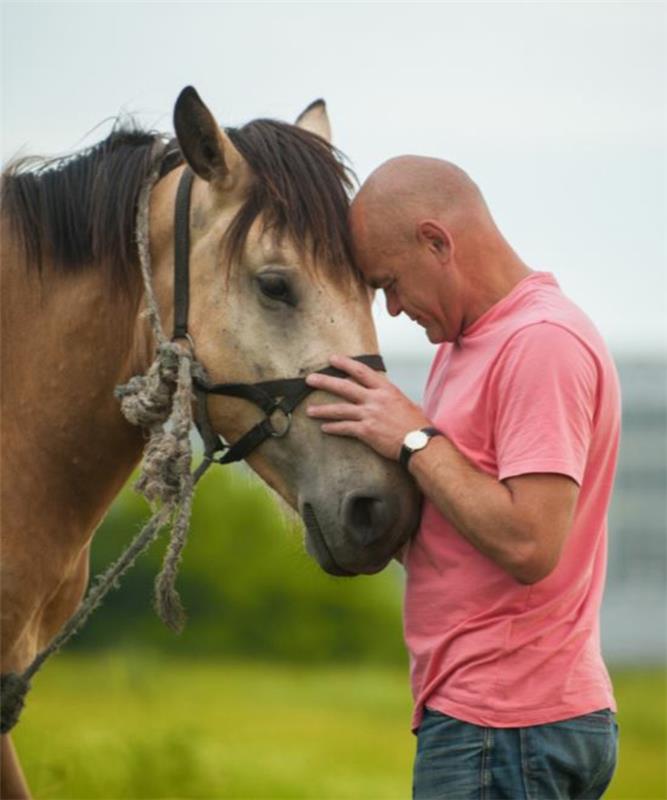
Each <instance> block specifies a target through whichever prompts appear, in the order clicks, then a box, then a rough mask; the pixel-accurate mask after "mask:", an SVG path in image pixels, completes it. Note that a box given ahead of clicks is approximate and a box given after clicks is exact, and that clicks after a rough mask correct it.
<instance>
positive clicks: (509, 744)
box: [413, 708, 618, 800]
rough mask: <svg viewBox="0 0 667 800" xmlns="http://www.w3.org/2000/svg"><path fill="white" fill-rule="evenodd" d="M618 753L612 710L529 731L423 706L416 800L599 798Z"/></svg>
mask: <svg viewBox="0 0 667 800" xmlns="http://www.w3.org/2000/svg"><path fill="white" fill-rule="evenodd" d="M617 750H618V726H617V724H616V719H615V716H614V714H613V713H612V712H611V711H610V710H609V709H604V710H603V711H594V712H593V713H592V714H584V715H583V716H581V717H573V718H572V719H567V720H563V721H562V722H552V723H550V724H548V725H531V726H530V727H526V728H484V727H481V726H480V725H472V724H471V723H469V722H461V721H460V720H458V719H454V717H449V716H447V715H446V714H441V713H440V712H439V711H433V710H432V709H429V708H426V709H424V719H423V721H422V723H421V725H420V727H419V730H418V732H417V756H416V759H415V768H414V781H413V797H414V799H415V800H435V798H438V800H500V798H507V800H566V799H567V800H573V799H574V798H581V800H584V798H586V800H588V798H597V797H601V796H602V793H603V792H604V790H605V789H606V788H607V786H608V785H609V782H610V781H611V778H612V775H613V774H614V768H615V766H616V757H617Z"/></svg>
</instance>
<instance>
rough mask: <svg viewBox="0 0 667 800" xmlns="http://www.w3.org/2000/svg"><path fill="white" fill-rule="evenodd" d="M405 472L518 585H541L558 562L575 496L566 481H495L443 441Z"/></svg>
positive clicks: (549, 477) (536, 477) (534, 477)
mask: <svg viewBox="0 0 667 800" xmlns="http://www.w3.org/2000/svg"><path fill="white" fill-rule="evenodd" d="M408 468H409V470H410V472H411V473H412V475H413V476H414V478H415V480H416V481H417V483H418V484H419V487H420V488H421V490H422V492H423V493H424V495H425V496H426V497H428V499H429V500H430V501H431V502H432V503H433V504H434V505H435V507H436V508H437V509H438V511H440V513H441V514H442V515H443V516H444V517H445V518H446V519H447V520H449V522H451V524H452V525H453V526H454V527H455V528H456V529H457V531H458V532H459V533H460V534H461V535H462V536H463V537H464V538H466V539H467V540H468V541H469V542H470V543H471V544H472V545H473V547H475V548H476V549H477V550H479V551H480V552H481V553H484V555H486V556H488V557H489V558H490V559H491V560H492V561H494V562H495V563H496V564H498V566H500V567H502V568H503V569H504V570H505V571H506V572H509V574H510V575H511V576H512V577H513V578H515V579H516V580H517V581H519V582H520V583H526V584H530V583H536V582H537V581H539V580H542V578H545V577H546V576H547V575H548V574H549V573H550V572H551V571H552V570H553V568H554V567H555V566H556V564H557V563H558V559H559V557H560V553H561V550H562V547H563V544H564V543H565V539H566V538H567V534H568V532H569V530H570V527H571V525H572V518H573V516H574V509H575V506H576V502H577V497H578V494H579V487H578V486H577V484H576V483H575V482H574V481H573V480H572V479H571V478H569V477H567V476H566V475H557V474H550V473H539V474H528V475H519V476H517V477H513V478H508V479H506V480H504V481H499V480H497V479H496V478H494V477H492V476H491V475H487V474H486V473H484V472H481V471H480V470H478V469H477V468H476V467H474V466H473V465H472V464H471V463H470V462H469V461H468V460H467V459H466V458H465V456H463V455H462V454H461V453H460V452H459V451H458V450H457V449H456V447H454V445H453V444H452V443H451V442H450V441H449V440H448V439H446V438H445V437H444V436H436V437H435V438H433V439H432V440H431V441H430V442H429V444H428V446H427V447H425V448H424V449H423V450H419V451H417V452H416V453H414V454H413V455H412V456H411V458H410V461H409V462H408Z"/></svg>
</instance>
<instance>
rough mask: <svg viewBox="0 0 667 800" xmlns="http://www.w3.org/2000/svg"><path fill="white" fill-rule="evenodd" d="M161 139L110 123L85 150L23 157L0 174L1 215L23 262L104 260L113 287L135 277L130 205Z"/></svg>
mask: <svg viewBox="0 0 667 800" xmlns="http://www.w3.org/2000/svg"><path fill="white" fill-rule="evenodd" d="M164 139H165V137H163V136H162V135H161V134H157V133H153V132H147V131H142V130H140V129H139V128H137V127H136V126H135V125H133V124H131V123H129V124H128V123H127V122H125V123H120V124H119V125H116V126H115V128H114V130H113V131H112V132H111V134H110V135H109V136H108V137H107V138H106V139H104V140H103V141H101V142H98V143H97V144H95V145H93V146H92V147H89V148H87V149H86V150H82V151H80V152H79V153H75V154H73V155H69V156H62V157H59V158H50V159H48V158H37V157H28V158H23V159H21V160H19V161H16V162H14V163H13V164H10V166H9V167H8V168H7V170H5V172H4V174H3V176H2V211H3V214H5V215H7V216H8V218H9V220H10V224H11V225H12V229H13V232H14V233H15V235H17V237H18V239H19V241H20V242H21V243H22V245H23V248H24V252H25V255H26V257H27V259H28V261H29V262H31V263H32V264H34V265H36V266H37V268H38V269H39V270H41V269H42V266H43V263H44V260H45V259H46V258H47V257H48V258H50V259H52V260H53V262H54V265H55V267H56V268H59V269H62V270H65V271H73V270H78V269H83V268H85V267H89V266H92V265H93V264H95V263H100V262H104V263H106V264H107V265H108V266H109V268H110V269H111V270H112V271H113V277H114V283H119V284H121V285H127V284H128V282H129V281H130V280H131V279H132V278H133V276H134V275H136V271H137V270H136V266H137V249H136V244H135V238H134V227H135V216H136V208H137V200H138V197H139V191H140V189H141V185H142V183H143V182H144V180H145V179H146V177H147V175H148V174H149V172H150V170H151V166H152V161H153V152H154V151H153V146H154V144H155V143H156V142H158V141H163V140H164Z"/></svg>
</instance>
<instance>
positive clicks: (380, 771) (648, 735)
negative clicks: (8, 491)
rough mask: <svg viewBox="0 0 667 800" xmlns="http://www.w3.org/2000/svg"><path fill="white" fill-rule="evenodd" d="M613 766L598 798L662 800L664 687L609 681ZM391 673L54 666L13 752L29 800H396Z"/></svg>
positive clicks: (640, 679)
mask: <svg viewBox="0 0 667 800" xmlns="http://www.w3.org/2000/svg"><path fill="white" fill-rule="evenodd" d="M614 682H615V686H616V692H617V697H618V701H619V706H620V711H619V724H620V727H621V737H622V738H621V758H620V766H619V769H618V772H617V775H616V777H615V779H614V783H613V784H612V787H611V788H610V790H609V792H608V793H607V795H606V797H608V798H610V799H612V798H617V799H618V798H623V799H624V800H640V798H661V799H663V800H664V798H666V797H667V785H666V780H665V755H666V752H665V744H666V743H665V734H666V732H665V710H666V695H665V678H664V674H663V673H661V672H659V671H647V672H636V671H633V672H621V673H616V674H615V675H614ZM409 714H410V700H409V696H408V686H407V676H406V675H405V674H404V673H403V671H401V670H396V669H381V668H378V667H371V666H362V667H359V668H355V667H352V666H344V667H343V666H332V667H327V668H323V667H308V668H305V667H304V668H298V667H294V666H292V665H284V664H283V665H278V664H269V665H266V664H263V665H262V664H255V663H238V664H229V663H225V664H216V663H214V662H199V663H193V662H190V661H181V660H168V659H165V658H164V657H157V656H146V655H132V654H127V653H121V652H119V653H117V654H115V655H98V656H97V657H92V656H71V655H66V656H65V655H61V656H58V657H56V658H55V659H54V660H53V662H52V663H51V664H49V665H48V667H46V668H45V670H44V672H43V674H41V675H39V676H38V677H37V678H36V680H35V681H34V687H33V693H32V694H31V696H30V699H29V702H28V705H27V708H26V710H25V712H24V716H23V720H22V722H21V725H19V727H18V729H17V730H16V732H15V735H14V736H15V741H16V744H17V747H18V749H19V751H20V753H21V756H22V759H23V763H24V767H25V770H26V773H27V775H28V778H29V780H30V783H31V786H32V790H33V792H34V794H35V797H37V798H41V799H42V800H56V798H58V799H62V800H64V799H65V798H66V799H67V800H74V799H75V798H85V799H86V800H92V799H93V798H107V799H110V798H126V799H128V800H130V799H132V800H135V799H136V800H138V799H139V798H142V799H143V800H147V798H312V799H313V800H315V799H317V800H320V799H322V800H324V798H331V799H332V800H333V799H334V798H335V799H336V800H338V799H340V800H342V799H343V798H359V800H361V799H362V798H363V799H364V800H373V799H374V798H378V800H379V799H380V798H382V799H386V800H390V799H391V798H409V797H410V772H411V765H412V756H413V749H414V739H413V737H412V735H411V734H410V733H409V731H408V721H409Z"/></svg>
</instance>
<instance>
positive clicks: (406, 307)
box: [352, 216, 459, 344]
mask: <svg viewBox="0 0 667 800" xmlns="http://www.w3.org/2000/svg"><path fill="white" fill-rule="evenodd" d="M352 219H353V220H354V216H353V217H352ZM362 219H363V218H362ZM378 227H379V226H378ZM352 237H353V243H354V254H355V260H356V262H357V265H358V266H359V268H360V270H361V272H362V273H363V276H364V279H365V281H366V283H368V284H369V286H371V287H373V288H374V289H381V290H382V291H383V292H384V294H385V299H386V303H387V311H388V312H389V314H391V316H392V317H396V316H398V315H399V314H401V313H404V314H407V315H408V316H409V317H410V319H412V320H414V321H415V322H416V323H417V324H418V325H421V327H422V328H424V330H425V331H426V336H427V337H428V339H429V341H430V342H432V343H433V344H439V343H440V342H443V341H453V340H454V339H455V338H456V336H458V333H459V330H458V327H457V328H456V330H454V325H453V324H452V323H453V320H452V319H450V318H449V315H450V309H451V310H452V311H453V308H454V306H455V304H454V303H453V302H452V301H453V300H454V299H455V297H454V292H453V291H452V290H453V289H454V288H455V287H454V286H451V285H450V286H448V285H447V284H448V283H451V282H450V281H448V276H447V274H446V273H445V270H443V268H442V265H441V264H440V262H439V261H438V259H437V258H436V257H435V256H434V255H433V253H432V252H430V251H429V248H428V247H427V246H426V244H424V243H422V242H420V241H418V240H417V238H416V237H415V238H414V240H412V241H410V240H409V239H405V238H401V237H400V235H399V234H397V233H396V232H395V231H390V230H386V231H385V232H384V233H381V234H380V235H378V228H375V230H373V231H372V232H371V231H370V230H369V226H367V225H365V224H363V222H362V224H358V223H355V222H353V224H352Z"/></svg>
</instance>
